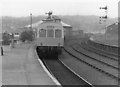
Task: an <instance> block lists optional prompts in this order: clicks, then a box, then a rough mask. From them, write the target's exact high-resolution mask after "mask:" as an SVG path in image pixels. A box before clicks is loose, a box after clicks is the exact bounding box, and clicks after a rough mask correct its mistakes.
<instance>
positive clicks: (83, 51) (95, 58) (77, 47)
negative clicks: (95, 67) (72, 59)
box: [73, 44, 118, 69]
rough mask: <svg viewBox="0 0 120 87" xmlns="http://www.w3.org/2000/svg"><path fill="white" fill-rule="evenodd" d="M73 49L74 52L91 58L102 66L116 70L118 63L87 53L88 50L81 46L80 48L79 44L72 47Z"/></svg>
mask: <svg viewBox="0 0 120 87" xmlns="http://www.w3.org/2000/svg"><path fill="white" fill-rule="evenodd" d="M73 49H75V50H76V51H78V52H81V53H83V54H85V55H88V56H90V57H91V58H93V59H94V60H96V61H100V62H101V63H103V64H106V65H108V66H110V67H113V68H115V69H118V62H117V61H114V60H111V59H109V58H106V57H104V56H100V55H98V54H96V53H94V52H91V51H88V50H86V49H84V48H82V46H80V45H79V44H76V45H73Z"/></svg>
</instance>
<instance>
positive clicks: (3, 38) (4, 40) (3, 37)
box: [2, 32, 11, 45]
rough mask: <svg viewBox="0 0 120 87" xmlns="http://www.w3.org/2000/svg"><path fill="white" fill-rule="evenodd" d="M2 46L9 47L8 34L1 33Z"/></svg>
mask: <svg viewBox="0 0 120 87" xmlns="http://www.w3.org/2000/svg"><path fill="white" fill-rule="evenodd" d="M2 40H3V41H2V44H3V45H10V42H11V41H10V35H9V34H8V33H6V32H5V33H3V35H2Z"/></svg>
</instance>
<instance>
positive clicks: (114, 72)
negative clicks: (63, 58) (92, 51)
mask: <svg viewBox="0 0 120 87" xmlns="http://www.w3.org/2000/svg"><path fill="white" fill-rule="evenodd" d="M68 50H69V51H68ZM66 51H67V52H69V54H71V55H72V56H74V57H76V58H78V59H79V60H81V61H82V62H84V63H86V64H87V65H89V66H91V67H92V68H94V69H96V70H98V71H100V72H103V73H104V74H106V75H108V76H110V77H112V78H115V79H116V80H118V70H115V69H112V68H110V67H108V66H106V65H102V64H101V63H99V62H96V61H94V60H92V59H90V58H88V56H87V57H86V56H85V55H83V54H82V55H81V54H80V53H77V52H76V51H74V50H73V49H71V48H69V49H67V50H66Z"/></svg>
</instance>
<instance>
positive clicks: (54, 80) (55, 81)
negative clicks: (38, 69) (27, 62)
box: [38, 59, 61, 85]
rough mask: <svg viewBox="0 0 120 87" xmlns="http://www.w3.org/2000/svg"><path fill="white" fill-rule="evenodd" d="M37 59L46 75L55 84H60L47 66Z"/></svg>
mask: <svg viewBox="0 0 120 87" xmlns="http://www.w3.org/2000/svg"><path fill="white" fill-rule="evenodd" d="M38 61H39V62H40V64H41V66H42V67H43V69H44V71H45V72H46V73H47V74H48V76H49V77H50V78H51V79H52V80H53V82H54V83H55V84H56V85H61V84H60V83H59V82H58V80H57V79H56V78H54V77H53V76H52V75H51V74H50V72H49V71H48V70H47V68H46V67H45V66H44V64H43V62H42V61H41V60H40V59H38Z"/></svg>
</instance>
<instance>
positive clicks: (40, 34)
mask: <svg viewBox="0 0 120 87" xmlns="http://www.w3.org/2000/svg"><path fill="white" fill-rule="evenodd" d="M39 37H46V30H45V29H40V31H39Z"/></svg>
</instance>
